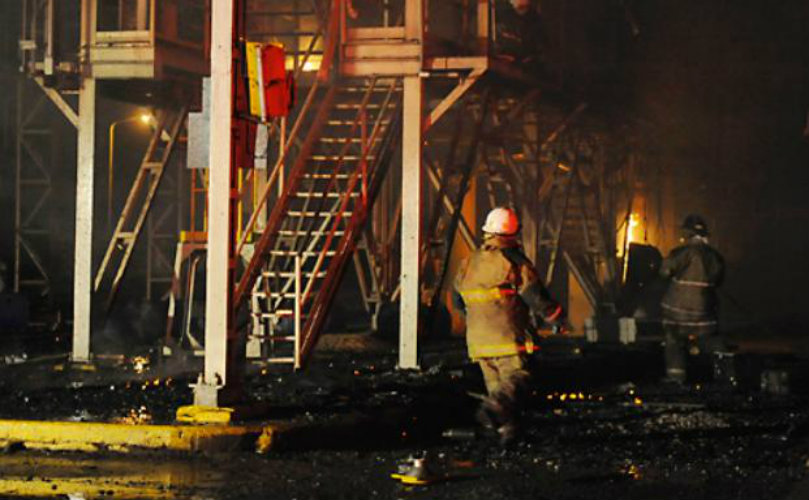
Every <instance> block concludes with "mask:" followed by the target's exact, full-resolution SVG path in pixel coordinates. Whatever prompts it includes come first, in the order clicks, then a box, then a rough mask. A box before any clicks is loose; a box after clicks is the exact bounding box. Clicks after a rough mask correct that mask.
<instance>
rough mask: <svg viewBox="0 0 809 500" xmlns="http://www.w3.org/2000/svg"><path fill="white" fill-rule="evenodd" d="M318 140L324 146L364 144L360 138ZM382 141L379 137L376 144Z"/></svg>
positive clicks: (325, 138) (375, 140)
mask: <svg viewBox="0 0 809 500" xmlns="http://www.w3.org/2000/svg"><path fill="white" fill-rule="evenodd" d="M318 140H319V141H320V142H322V143H324V144H345V143H346V142H350V143H352V144H360V143H361V142H362V139H361V138H359V137H349V138H348V139H346V138H345V137H321V138H320V139H318ZM381 140H382V138H381V137H377V138H376V139H374V142H379V141H381Z"/></svg>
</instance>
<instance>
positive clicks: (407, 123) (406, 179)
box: [399, 76, 424, 368]
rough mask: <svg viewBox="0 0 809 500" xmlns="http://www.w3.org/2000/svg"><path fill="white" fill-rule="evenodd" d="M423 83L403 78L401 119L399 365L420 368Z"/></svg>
mask: <svg viewBox="0 0 809 500" xmlns="http://www.w3.org/2000/svg"><path fill="white" fill-rule="evenodd" d="M423 91H424V82H423V81H422V79H421V77H419V76H407V77H405V78H404V106H403V113H404V116H403V118H404V119H403V122H402V125H403V126H402V204H403V206H404V210H403V211H402V245H401V248H402V251H401V254H402V255H401V259H402V260H401V279H400V283H401V290H402V292H401V306H400V311H399V368H418V331H419V306H420V303H421V297H420V292H419V268H420V266H419V254H420V252H421V206H422V200H421V194H422V193H421V188H422V186H421V185H422V174H421V170H422V168H421V167H422V154H421V148H422V142H423V140H422V139H423V137H422V125H423V121H422V109H423V105H424V104H423V103H424V96H423Z"/></svg>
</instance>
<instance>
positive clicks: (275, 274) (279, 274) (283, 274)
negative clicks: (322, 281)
mask: <svg viewBox="0 0 809 500" xmlns="http://www.w3.org/2000/svg"><path fill="white" fill-rule="evenodd" d="M261 275H262V276H263V277H265V278H294V277H295V273H293V272H291V271H263V272H262V273H261ZM301 275H302V276H304V277H306V278H310V277H311V276H312V273H311V272H308V271H302V272H301ZM325 277H326V271H320V272H318V273H317V275H316V276H315V278H325Z"/></svg>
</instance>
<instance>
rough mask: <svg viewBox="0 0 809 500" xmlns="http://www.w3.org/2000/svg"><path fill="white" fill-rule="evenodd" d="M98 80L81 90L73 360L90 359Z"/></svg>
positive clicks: (87, 81) (86, 82)
mask: <svg viewBox="0 0 809 500" xmlns="http://www.w3.org/2000/svg"><path fill="white" fill-rule="evenodd" d="M95 111H96V81H95V78H85V79H84V80H83V81H82V87H81V90H80V92H79V126H78V148H77V149H78V154H77V160H76V232H75V255H74V258H73V262H74V267H73V352H72V355H71V360H72V361H74V362H77V363H86V362H89V361H90V329H91V303H92V298H93V288H92V287H93V175H94V173H95V167H94V162H95Z"/></svg>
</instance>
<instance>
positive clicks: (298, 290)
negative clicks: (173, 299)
mask: <svg viewBox="0 0 809 500" xmlns="http://www.w3.org/2000/svg"><path fill="white" fill-rule="evenodd" d="M400 91H401V86H400V81H399V79H397V78H368V79H350V80H346V81H342V82H340V83H338V84H335V85H333V86H332V87H331V88H329V89H328V90H327V91H326V95H325V96H324V97H323V98H322V100H321V102H320V109H319V111H318V113H317V116H315V117H314V119H313V121H312V123H311V124H309V132H308V135H307V137H306V138H305V140H304V141H303V143H302V145H301V146H300V149H299V152H298V156H297V158H295V160H294V165H293V167H292V169H291V171H290V172H289V174H288V176H287V179H286V185H285V188H284V192H283V194H282V195H281V196H280V198H279V199H278V200H277V201H276V203H275V205H274V206H273V208H272V213H271V214H270V216H269V219H268V222H267V225H266V229H265V230H264V232H263V233H262V234H261V237H260V238H259V240H258V242H257V243H256V244H255V247H254V254H253V256H252V259H251V261H250V263H249V264H248V265H247V267H246V270H245V273H244V275H243V277H242V279H241V280H240V282H239V284H238V286H237V289H236V293H235V298H234V303H235V304H236V305H237V306H238V305H239V304H240V303H241V302H242V301H245V300H246V299H247V298H248V297H247V296H248V295H249V299H250V311H251V317H252V331H251V332H250V334H249V336H250V339H251V340H254V341H255V340H260V341H261V343H262V350H263V351H264V352H262V357H263V358H264V359H265V360H266V361H267V362H270V363H285V364H291V365H293V366H294V367H295V368H299V367H301V366H302V364H303V363H304V362H305V361H306V358H307V356H308V354H309V353H310V352H311V350H312V348H313V347H314V345H315V343H316V341H317V336H318V334H319V332H320V330H321V328H322V326H323V324H324V321H325V319H326V315H327V313H328V310H329V306H330V305H331V302H332V299H333V297H334V294H335V292H336V290H337V286H338V285H339V282H340V278H341V277H342V274H343V271H344V270H345V267H346V264H347V263H348V262H349V261H350V260H351V258H352V256H353V255H354V250H355V247H356V245H357V242H358V240H359V237H360V236H361V233H362V230H363V228H364V225H365V222H366V216H367V215H368V213H369V207H370V206H371V204H372V202H373V198H374V196H375V194H376V191H377V190H378V187H379V184H380V182H381V180H382V179H383V177H384V175H385V170H386V168H387V165H388V163H389V162H390V159H391V158H390V156H391V154H392V150H393V149H394V146H395V144H396V140H397V139H398V134H397V133H396V129H397V123H398V119H399V118H398V117H399V114H400V113H399V102H400Z"/></svg>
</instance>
